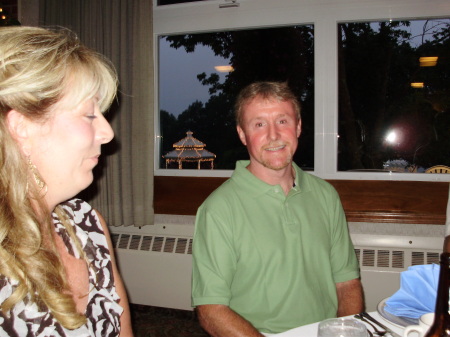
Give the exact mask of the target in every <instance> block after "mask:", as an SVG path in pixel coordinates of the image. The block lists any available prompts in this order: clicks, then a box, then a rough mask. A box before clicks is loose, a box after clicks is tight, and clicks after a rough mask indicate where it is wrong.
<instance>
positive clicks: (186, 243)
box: [111, 233, 192, 254]
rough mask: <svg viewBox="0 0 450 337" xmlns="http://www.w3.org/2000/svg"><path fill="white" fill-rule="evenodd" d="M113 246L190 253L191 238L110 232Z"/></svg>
mask: <svg viewBox="0 0 450 337" xmlns="http://www.w3.org/2000/svg"><path fill="white" fill-rule="evenodd" d="M111 239H112V242H113V245H114V247H115V248H120V249H130V250H143V251H152V252H162V253H177V254H192V238H182V237H169V236H160V235H158V236H151V235H130V234H119V233H111Z"/></svg>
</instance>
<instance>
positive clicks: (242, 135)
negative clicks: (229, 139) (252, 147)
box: [236, 125, 247, 146]
mask: <svg viewBox="0 0 450 337" xmlns="http://www.w3.org/2000/svg"><path fill="white" fill-rule="evenodd" d="M236 129H237V133H238V135H239V139H240V140H241V142H242V144H244V145H245V146H247V141H246V140H245V132H244V130H243V129H242V128H241V126H240V125H238V126H237V127H236Z"/></svg>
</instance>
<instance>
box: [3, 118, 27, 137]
mask: <svg viewBox="0 0 450 337" xmlns="http://www.w3.org/2000/svg"><path fill="white" fill-rule="evenodd" d="M6 123H7V126H8V129H9V132H10V133H11V135H12V136H13V138H14V139H15V140H17V141H18V142H21V143H22V142H23V141H24V140H26V139H27V138H28V128H27V118H26V117H25V116H24V115H23V114H21V113H20V112H18V111H16V110H10V111H9V112H8V114H7V115H6Z"/></svg>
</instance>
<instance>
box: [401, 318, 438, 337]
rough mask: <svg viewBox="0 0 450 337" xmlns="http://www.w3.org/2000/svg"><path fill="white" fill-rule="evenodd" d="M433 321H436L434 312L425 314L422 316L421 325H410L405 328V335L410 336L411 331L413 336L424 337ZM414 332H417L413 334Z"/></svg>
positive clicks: (404, 336)
mask: <svg viewBox="0 0 450 337" xmlns="http://www.w3.org/2000/svg"><path fill="white" fill-rule="evenodd" d="M433 322H434V312H430V313H428V314H424V315H422V316H420V319H419V325H409V326H407V327H406V328H405V331H404V332H403V337H409V334H410V333H411V336H418V337H423V336H425V334H426V333H427V332H428V330H429V329H430V326H431V324H433ZM414 332H415V334H412V333H414Z"/></svg>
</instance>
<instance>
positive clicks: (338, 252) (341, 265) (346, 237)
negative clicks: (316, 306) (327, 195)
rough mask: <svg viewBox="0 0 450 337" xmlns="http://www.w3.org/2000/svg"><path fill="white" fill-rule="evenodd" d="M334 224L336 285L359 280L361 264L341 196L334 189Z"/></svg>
mask: <svg viewBox="0 0 450 337" xmlns="http://www.w3.org/2000/svg"><path fill="white" fill-rule="evenodd" d="M332 191H333V197H334V198H333V205H332V209H333V213H332V219H331V221H332V224H333V225H334V227H333V235H332V246H331V254H330V257H331V266H332V270H333V277H334V281H335V283H339V282H345V281H350V280H353V279H356V278H359V276H360V275H359V264H358V260H357V258H356V254H355V249H354V247H353V243H352V241H351V238H350V234H349V231H348V225H347V220H346V218H345V213H344V209H343V207H342V204H341V201H340V199H339V195H338V193H337V192H336V190H335V189H334V188H332Z"/></svg>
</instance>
